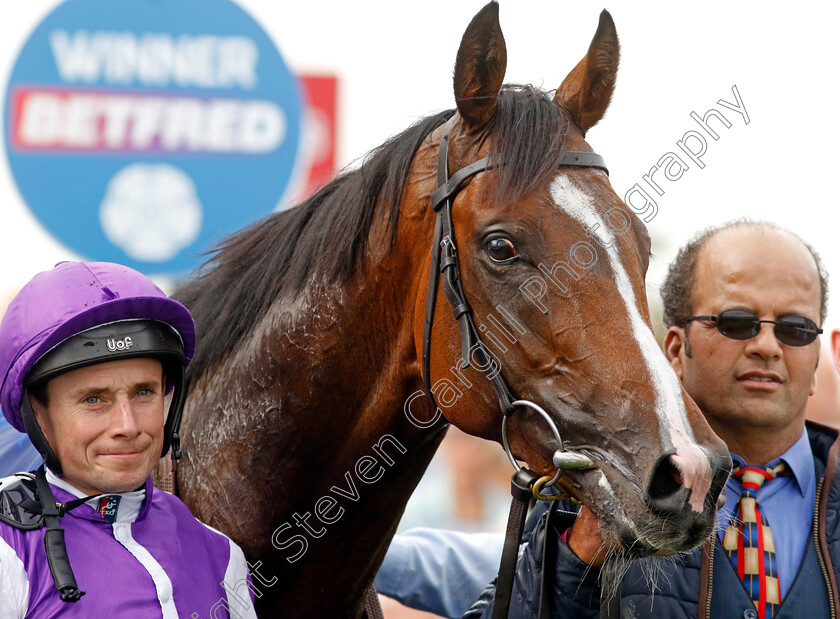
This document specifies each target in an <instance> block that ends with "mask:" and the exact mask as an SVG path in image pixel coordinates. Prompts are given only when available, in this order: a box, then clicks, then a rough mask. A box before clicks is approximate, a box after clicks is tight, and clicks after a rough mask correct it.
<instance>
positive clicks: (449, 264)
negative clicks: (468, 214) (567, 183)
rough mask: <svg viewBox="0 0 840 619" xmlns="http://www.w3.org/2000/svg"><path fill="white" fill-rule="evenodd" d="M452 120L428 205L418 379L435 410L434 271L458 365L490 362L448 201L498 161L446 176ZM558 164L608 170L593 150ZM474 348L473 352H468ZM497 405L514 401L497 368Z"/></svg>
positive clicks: (507, 408) (570, 154) (508, 408)
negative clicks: (457, 338)
mask: <svg viewBox="0 0 840 619" xmlns="http://www.w3.org/2000/svg"><path fill="white" fill-rule="evenodd" d="M454 122H455V116H453V117H452V118H450V119H449V120H448V121H447V122H446V124H445V125H444V127H443V133H442V135H441V137H440V147H439V148H438V173H437V180H438V188H437V189H436V190H435V192H434V193H433V194H432V206H433V207H434V210H435V212H436V213H437V219H436V221H435V234H434V239H433V240H432V260H431V266H430V268H429V290H428V293H427V295H426V319H425V322H424V325H423V360H422V361H423V369H422V373H423V382H424V384H425V387H426V394H427V396H428V397H429V402H430V404H431V405H432V411H437V404H436V403H435V398H434V394H433V392H432V382H431V380H432V379H431V372H430V369H429V365H430V357H431V347H432V323H433V322H434V317H435V304H436V302H437V289H438V275H439V274H442V275H443V292H444V294H446V298H447V299H448V300H449V303H450V305H452V311H453V312H454V314H455V320H457V321H458V326H459V328H460V331H461V367H462V368H467V367H469V366H470V355H471V354H475V355H476V361H477V363H478V364H480V365H481V366H482V367H486V366H487V365H488V364H489V363H490V358H489V355H488V354H487V352H486V348H485V344H484V343H483V342H482V341H481V338H480V337H479V335H478V330H477V329H476V327H475V320H474V319H473V315H472V308H470V305H469V303H468V302H467V298H466V295H465V294H464V288H463V286H462V285H461V267H460V264H459V263H458V249H457V247H456V246H455V233H454V229H453V224H452V203H453V202H454V200H455V196H456V195H457V194H458V191H459V190H460V189H461V185H462V184H463V182H464V181H465V180H467V179H468V178H470V177H471V176H474V175H476V174H478V173H479V172H484V171H485V170H489V169H490V168H493V167H497V166H499V165H503V164H502V163H497V162H494V161H491V160H490V158H489V157H484V158H483V159H479V160H478V161H474V162H473V163H471V164H469V165H467V166H464V167H463V168H461V169H460V170H458V171H457V172H455V174H453V175H452V177H450V176H449V131H450V130H451V129H452V126H453V124H454ZM560 165H561V166H578V167H584V168H598V169H600V170H604V172H606V173H607V174H609V170H607V166H606V164H605V163H604V159H603V157H601V156H600V155H598V154H596V153H587V152H581V151H566V152H565V153H563V157H562V159H561V160H560ZM473 351H474V352H473ZM488 380H490V382H491V384H492V385H493V390H494V391H495V392H496V397H497V398H498V399H499V405H500V407H501V409H502V413H503V414H504V415H505V416H508V415H510V414H511V413H513V411H514V410H516V407H515V406H514V405H513V403H514V402H515V401H516V398H514V397H513V395H512V394H511V392H510V389H509V388H508V386H507V384H506V383H505V381H504V378H502V375H501V373H494V374H493V376H492V377H489V378H488Z"/></svg>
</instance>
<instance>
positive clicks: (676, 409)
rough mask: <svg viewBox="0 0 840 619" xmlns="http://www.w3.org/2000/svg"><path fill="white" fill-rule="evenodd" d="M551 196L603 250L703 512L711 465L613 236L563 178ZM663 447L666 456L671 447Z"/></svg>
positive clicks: (667, 431) (678, 460) (659, 409)
mask: <svg viewBox="0 0 840 619" xmlns="http://www.w3.org/2000/svg"><path fill="white" fill-rule="evenodd" d="M550 191H551V197H552V198H554V202H555V205H556V207H557V209H558V210H562V211H564V212H566V213H567V214H568V215H569V216H571V217H572V219H574V220H575V221H577V222H578V223H580V224H581V225H582V226H583V227H584V229H586V230H591V231H592V234H593V235H594V236H596V237H597V241H598V242H599V243H600V244H601V245H602V247H601V248H600V249H601V250H603V252H604V253H606V254H607V256H609V261H610V266H611V267H612V271H613V274H614V276H615V285H616V288H617V289H618V292H619V294H620V295H621V299H622V300H623V301H624V305H625V306H626V308H627V314H628V317H629V318H630V324H631V325H632V328H633V337H634V338H635V339H636V342H637V343H638V344H639V349H640V351H641V353H642V358H643V359H644V360H645V365H646V366H647V368H648V371H649V372H650V378H651V383H652V385H653V386H654V388H655V389H656V414H657V417H658V418H659V428H660V432H661V436H662V437H663V441H664V440H665V439H666V437H668V438H670V442H671V444H672V446H673V447H674V448H675V449H676V450H677V453H676V454H675V455H674V456H673V461H674V462H675V464H676V465H677V466H678V468H679V469H680V472H681V473H682V476H683V483H684V485H685V487H686V488H688V489H689V490H691V497H690V499H689V505H690V506H691V508H692V509H693V510H694V511H696V512H702V511H703V501H704V499H705V497H706V494H708V492H709V487H710V485H711V481H712V470H711V465H710V464H709V459H708V458H707V457H706V456H705V454H704V453H703V451H702V450H701V449H700V447H699V446H698V445H697V443H696V441H695V439H694V434H693V432H692V431H691V426H690V425H689V423H688V416H687V414H686V410H685V403H684V402H683V399H682V390H681V389H680V384H679V380H678V379H677V375H676V374H675V373H674V371H673V369H672V368H671V366H670V365H669V364H668V361H667V359H665V355H664V354H663V353H662V351H661V350H660V349H659V345H658V344H657V343H656V338H654V337H653V333H652V332H651V330H650V329H649V328H648V327H647V325H646V324H645V321H644V320H643V319H642V316H641V314H640V313H639V308H638V305H637V304H636V294H635V292H634V291H633V286H632V284H631V283H630V278H629V277H628V275H627V271H625V270H624V265H623V264H622V263H621V258H620V256H619V255H618V244H617V243H616V242H615V237H614V235H613V233H612V230H611V229H610V228H608V227H607V226H606V225H604V220H603V219H602V218H601V216H600V214H599V213H598V211H597V210H596V209H595V200H594V198H593V197H592V196H590V195H589V194H588V193H586V192H585V191H584V190H582V189H581V188H579V187H577V186H576V185H575V184H574V183H573V182H572V180H571V179H570V178H569V177H568V175H566V174H565V173H563V172H561V173H560V174H558V175H557V177H556V178H555V179H554V181H553V182H552V183H551V188H550ZM599 253H600V252H599ZM663 447H664V449H665V450H667V449H668V448H669V447H670V446H668V445H663Z"/></svg>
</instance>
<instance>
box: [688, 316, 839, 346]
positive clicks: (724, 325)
mask: <svg viewBox="0 0 840 619" xmlns="http://www.w3.org/2000/svg"><path fill="white" fill-rule="evenodd" d="M692 320H703V321H709V322H714V323H716V324H717V330H718V331H720V332H721V333H722V334H723V335H725V336H726V337H728V338H730V339H733V340H748V339H750V338H753V337H755V336H756V335H758V333H759V331H761V324H762V323H765V322H768V323H770V324H771V325H775V327H773V332H774V333H775V334H776V339H777V340H779V341H780V342H781V343H782V344H787V345H788V346H807V345H808V344H810V343H811V342H813V341H814V340H815V339H817V335H819V334H820V333H822V332H823V330H822V329H820V328H818V327H817V323H815V322H814V321H813V320H811V319H810V318H806V317H805V316H796V315H791V316H782V317H781V318H779V320H759V319H758V316H756V315H755V314H753V313H752V312H748V311H747V310H740V309H728V310H723V311H722V312H721V313H720V314H718V315H717V316H692V317H691V318H688V319H687V320H686V321H685V324H686V325H688V323H690V322H691V321H692Z"/></svg>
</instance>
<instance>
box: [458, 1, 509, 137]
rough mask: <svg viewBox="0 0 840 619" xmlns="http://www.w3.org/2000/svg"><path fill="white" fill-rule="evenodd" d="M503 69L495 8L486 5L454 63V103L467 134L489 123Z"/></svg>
mask: <svg viewBox="0 0 840 619" xmlns="http://www.w3.org/2000/svg"><path fill="white" fill-rule="evenodd" d="M506 68H507V47H505V38H504V36H502V29H501V27H500V26H499V4H498V3H497V2H495V1H494V2H490V3H488V4H487V5H486V6H485V7H484V8H483V9H481V11H479V12H478V14H477V15H476V16H475V17H473V19H472V21H471V22H470V25H469V26H467V29H466V31H465V32H464V36H463V38H461V46H460V47H459V48H458V57H457V58H456V60H455V103H456V105H457V106H458V112H459V113H460V114H461V118H463V119H464V122H465V123H466V126H467V130H468V131H475V130H476V129H480V128H481V127H483V126H484V125H486V124H487V122H489V120H490V119H491V118H492V116H493V112H494V111H495V109H496V99H497V98H498V96H499V90H500V89H501V88H502V81H503V80H504V78H505V69H506Z"/></svg>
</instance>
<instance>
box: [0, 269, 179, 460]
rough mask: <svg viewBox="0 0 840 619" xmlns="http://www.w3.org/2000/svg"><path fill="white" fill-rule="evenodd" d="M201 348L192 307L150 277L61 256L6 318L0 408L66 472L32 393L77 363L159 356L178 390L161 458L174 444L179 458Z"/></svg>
mask: <svg viewBox="0 0 840 619" xmlns="http://www.w3.org/2000/svg"><path fill="white" fill-rule="evenodd" d="M194 347H195V327H194V325H193V320H192V316H191V315H190V313H189V311H188V310H187V308H186V307H184V306H183V305H181V304H180V303H178V302H177V301H174V300H173V299H170V298H169V297H167V296H166V295H165V294H164V293H163V291H162V290H160V288H158V287H157V286H155V284H154V283H152V281H151V280H149V279H148V278H147V277H146V276H145V275H142V274H140V273H138V272H137V271H135V270H133V269H130V268H128V267H125V266H122V265H119V264H112V263H108V262H61V263H59V264H57V265H56V266H55V267H54V268H53V269H51V270H49V271H43V272H41V273H38V274H37V275H36V276H35V277H33V278H32V280H31V281H30V282H29V283H28V284H26V285H25V286H24V287H23V289H22V290H21V291H20V292H19V293H18V295H17V296H16V297H15V298H14V299H13V300H12V302H11V303H10V304H9V307H8V309H7V310H6V314H5V316H4V317H3V321H2V322H0V381H2V383H0V408H2V410H3V415H4V416H5V417H6V419H7V420H8V421H9V423H10V424H11V425H12V426H14V427H15V428H17V430H18V431H20V432H26V433H27V434H28V435H29V438H30V440H31V441H32V444H33V445H35V447H36V448H37V449H38V451H39V452H40V453H41V455H42V456H43V457H44V461H45V462H46V464H47V466H49V467H50V468H51V469H52V470H53V472H54V473H56V474H57V475H61V473H62V471H61V463H60V462H59V461H58V458H56V456H55V454H54V453H53V451H52V448H51V447H50V446H49V444H48V443H47V441H46V439H45V438H44V434H43V432H42V431H41V428H40V427H39V426H38V423H37V421H36V420H35V415H34V414H33V412H32V408H31V406H30V404H29V398H28V397H27V393H28V391H29V390H30V389H31V388H32V387H33V386H34V385H36V384H39V383H43V382H45V381H47V380H49V379H50V378H53V377H55V376H57V375H59V374H61V373H63V372H67V371H69V370H73V369H76V368H80V367H84V366H87V365H93V364H96V363H102V362H105V361H113V360H116V359H125V358H133V357H152V358H155V359H158V360H160V362H161V363H162V364H163V367H164V371H165V373H166V376H167V383H168V384H167V390H172V389H174V393H173V397H172V403H171V405H170V409H169V413H168V415H167V418H166V425H165V432H164V442H163V449H162V452H161V456H164V455H166V453H167V452H168V451H169V449H170V447H171V448H172V452H173V456H174V457H176V458H177V457H180V441H179V438H178V428H179V426H180V422H181V412H182V410H183V405H184V399H185V379H184V372H185V367H186V365H187V363H188V362H189V360H190V359H191V358H192V355H193V351H194Z"/></svg>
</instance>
